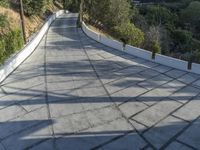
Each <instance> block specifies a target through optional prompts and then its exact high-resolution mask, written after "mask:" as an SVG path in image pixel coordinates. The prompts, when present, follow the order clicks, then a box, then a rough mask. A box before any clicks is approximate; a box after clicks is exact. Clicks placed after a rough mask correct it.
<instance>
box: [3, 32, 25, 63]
mask: <svg viewBox="0 0 200 150" xmlns="http://www.w3.org/2000/svg"><path fill="white" fill-rule="evenodd" d="M22 46H23V39H22V36H21V32H20V30H18V29H16V30H12V31H10V32H8V33H6V34H4V35H1V36H0V63H2V62H3V61H4V60H5V59H6V58H8V57H9V56H10V55H11V54H13V53H15V52H16V51H18V50H20V49H21V48H22Z"/></svg>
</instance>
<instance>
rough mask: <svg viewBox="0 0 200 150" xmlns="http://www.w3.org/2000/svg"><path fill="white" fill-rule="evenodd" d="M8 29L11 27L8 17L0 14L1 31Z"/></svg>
mask: <svg viewBox="0 0 200 150" xmlns="http://www.w3.org/2000/svg"><path fill="white" fill-rule="evenodd" d="M6 27H9V22H8V20H7V17H6V16H5V15H2V14H0V29H1V30H3V29H5V28H6ZM0 34H1V33H0Z"/></svg>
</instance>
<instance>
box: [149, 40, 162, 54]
mask: <svg viewBox="0 0 200 150" xmlns="http://www.w3.org/2000/svg"><path fill="white" fill-rule="evenodd" d="M150 50H151V51H152V52H154V53H159V54H160V53H161V47H160V44H159V43H158V42H157V41H152V42H151V45H150Z"/></svg>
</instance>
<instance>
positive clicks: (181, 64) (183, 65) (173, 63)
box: [82, 22, 200, 74]
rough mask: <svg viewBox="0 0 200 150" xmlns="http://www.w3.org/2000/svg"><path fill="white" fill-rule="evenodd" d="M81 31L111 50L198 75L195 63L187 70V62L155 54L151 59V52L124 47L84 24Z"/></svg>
mask: <svg viewBox="0 0 200 150" xmlns="http://www.w3.org/2000/svg"><path fill="white" fill-rule="evenodd" d="M82 30H83V31H84V33H85V34H86V35H87V36H89V37H90V38H92V39H93V40H95V41H97V42H99V43H102V44H104V45H106V46H109V47H111V48H114V49H116V50H119V51H123V52H125V53H128V54H130V55H133V56H137V57H139V58H143V59H145V60H149V61H152V62H155V63H159V64H162V65H165V66H169V67H172V68H176V69H179V70H183V71H187V72H192V73H196V74H200V64H197V63H192V68H191V69H188V62H187V61H183V60H180V59H176V58H172V57H169V56H165V55H161V54H156V55H155V58H154V59H153V58H152V52H150V51H147V50H144V49H141V48H137V47H134V46H130V45H125V46H124V44H123V43H122V42H119V41H116V40H113V39H110V38H108V37H106V36H104V35H101V34H99V33H97V32H95V31H93V30H92V29H90V28H89V27H88V26H87V25H86V24H85V23H84V22H82Z"/></svg>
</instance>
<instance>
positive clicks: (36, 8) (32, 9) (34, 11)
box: [23, 0, 48, 16]
mask: <svg viewBox="0 0 200 150" xmlns="http://www.w3.org/2000/svg"><path fill="white" fill-rule="evenodd" d="M47 2H48V1H47V0H37V1H36V0H23V6H24V12H25V15H27V16H32V15H40V14H41V13H44V12H45V9H46V4H47Z"/></svg>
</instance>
